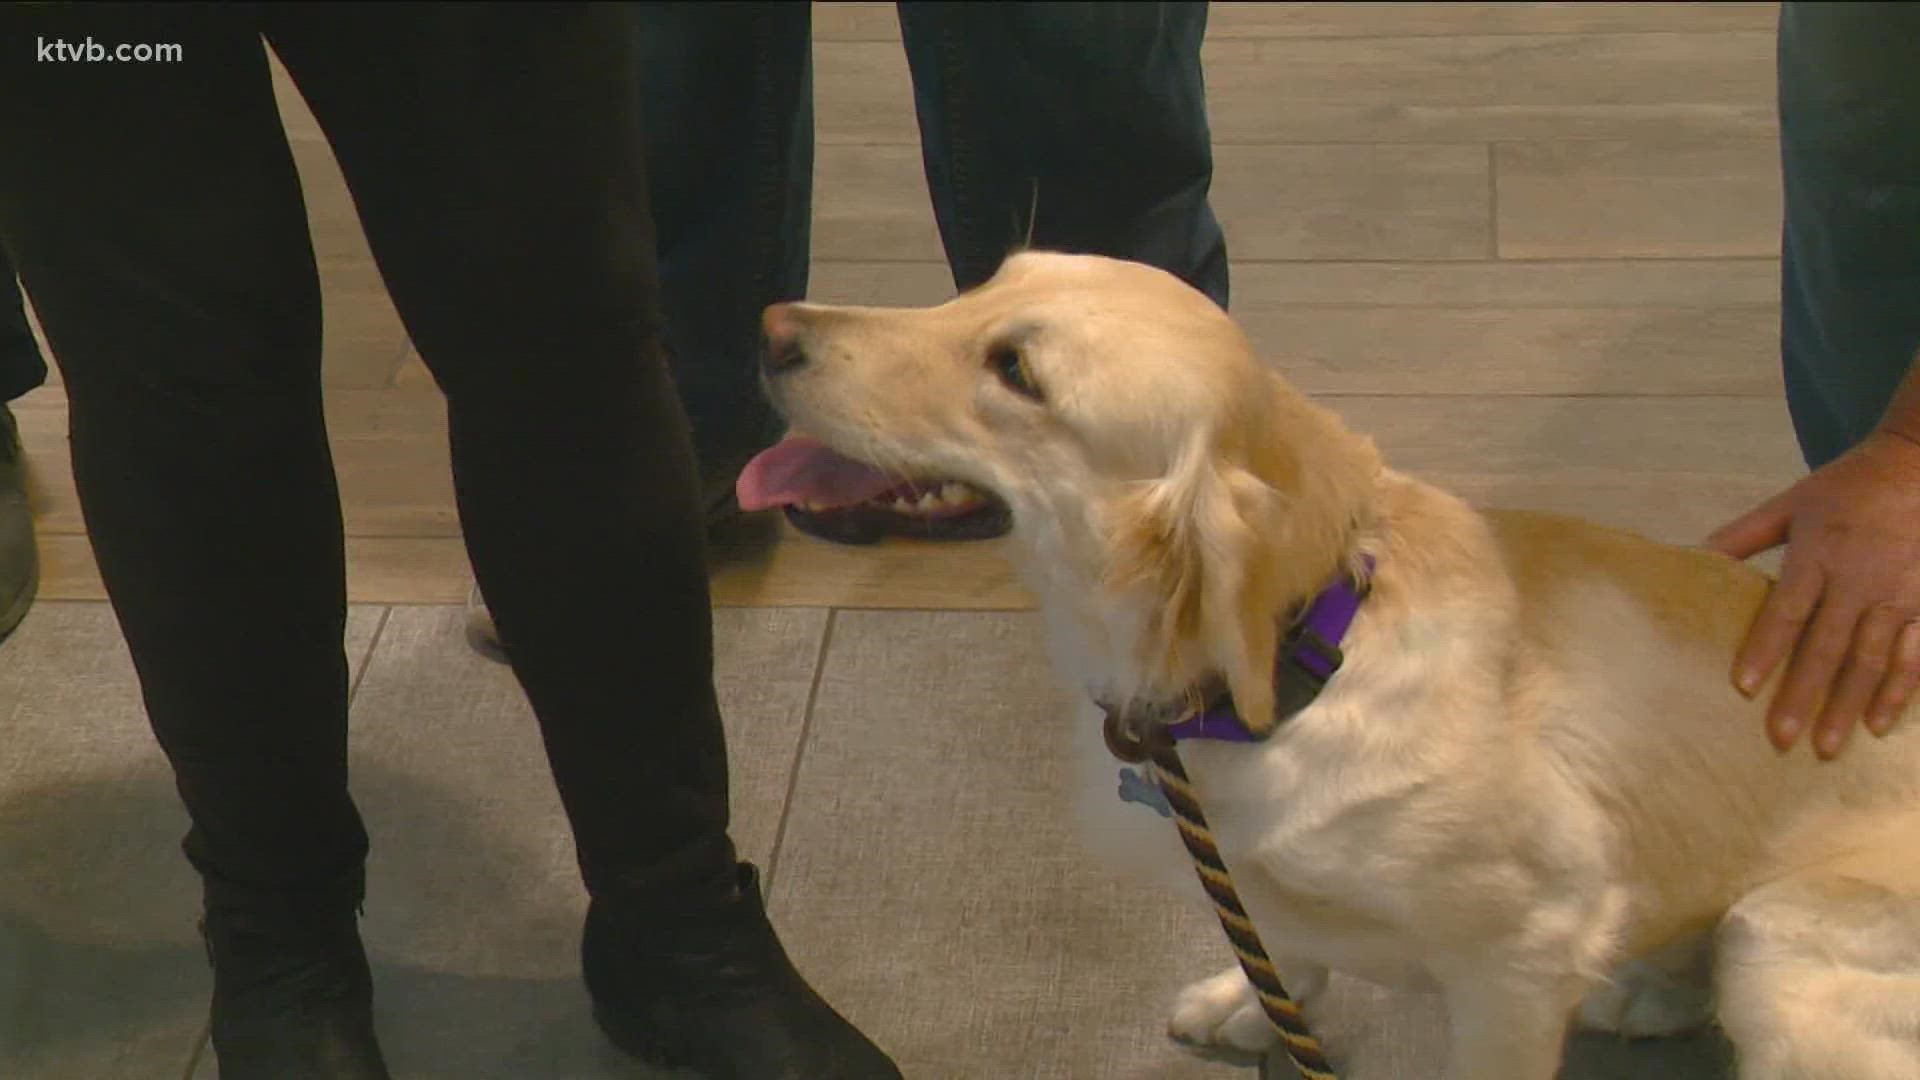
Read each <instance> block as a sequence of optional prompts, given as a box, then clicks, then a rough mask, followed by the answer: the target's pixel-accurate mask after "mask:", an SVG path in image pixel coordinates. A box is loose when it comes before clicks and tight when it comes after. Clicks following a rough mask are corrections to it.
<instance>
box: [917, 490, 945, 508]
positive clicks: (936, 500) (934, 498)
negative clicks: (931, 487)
mask: <svg viewBox="0 0 1920 1080" xmlns="http://www.w3.org/2000/svg"><path fill="white" fill-rule="evenodd" d="M938 505H940V496H938V495H936V494H935V493H933V492H931V491H923V492H921V493H920V502H919V506H920V509H922V510H931V509H933V508H934V507H936V506H938Z"/></svg>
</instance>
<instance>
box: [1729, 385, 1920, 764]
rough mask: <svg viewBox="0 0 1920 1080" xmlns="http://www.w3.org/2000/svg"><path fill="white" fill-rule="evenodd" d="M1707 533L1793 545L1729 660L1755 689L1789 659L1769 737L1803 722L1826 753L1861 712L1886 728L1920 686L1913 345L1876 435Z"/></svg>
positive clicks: (1783, 741)
mask: <svg viewBox="0 0 1920 1080" xmlns="http://www.w3.org/2000/svg"><path fill="white" fill-rule="evenodd" d="M1707 543H1708V544H1709V545H1710V546H1712V547H1714V548H1716V549H1718V550H1719V551H1721V552H1723V553H1725V554H1727V555H1730V556H1732V557H1734V558H1736V559H1746V558H1750V557H1752V556H1753V555H1756V554H1758V553H1760V552H1762V551H1766V550H1767V549H1769V548H1773V547H1777V546H1779V545H1780V544H1783V543H1784V544H1786V545H1787V554H1786V559H1785V561H1784V563H1783V565H1782V568H1781V574H1780V582H1779V584H1778V585H1776V586H1775V587H1774V589H1773V591H1772V593H1771V595H1769V596H1768V598H1767V601H1766V603H1765V604H1764V605H1763V606H1762V607H1761V610H1760V614H1759V616H1758V617H1757V618H1756V619H1755V621H1754V625H1753V629H1752V630H1751V631H1749V632H1748V635H1747V640H1746V643H1745V644H1744V645H1743V646H1742V647H1741V649H1740V654H1739V657H1738V658H1737V659H1736V660H1735V661H1734V668H1733V671H1734V684H1735V685H1736V686H1738V687H1739V688H1740V690H1741V691H1742V692H1743V693H1746V694H1748V695H1752V694H1754V693H1756V692H1757V691H1758V690H1759V689H1760V688H1761V687H1762V686H1764V685H1765V684H1766V682H1767V680H1768V679H1769V678H1771V677H1772V675H1773V673H1774V672H1775V670H1776V669H1778V668H1779V666H1780V664H1781V662H1782V661H1783V660H1785V661H1787V671H1786V675H1785V677H1784V678H1783V679H1782V681H1781V683H1780V687H1779V689H1778V690H1777V691H1776V692H1775V693H1774V696H1773V701H1772V703H1771V704H1770V706H1769V707H1768V710H1767V730H1768V732H1769V734H1770V735H1771V736H1772V738H1773V742H1774V745H1775V746H1777V747H1779V748H1780V749H1781V750H1783V751H1784V750H1787V749H1789V748H1790V747H1792V746H1793V744H1794V742H1795V741H1796V740H1798V739H1799V737H1800V736H1801V735H1802V734H1804V733H1806V732H1808V731H1811V732H1813V745H1814V749H1815V751H1816V752H1817V753H1818V754H1819V755H1820V756H1821V757H1823V758H1831V757H1833V756H1834V755H1836V754H1838V753H1839V752H1840V749H1841V747H1842V746H1844V745H1845V744H1846V740H1847V736H1848V735H1849V734H1850V733H1851V732H1852V730H1853V725H1854V722H1855V721H1856V720H1859V719H1861V718H1862V717H1864V718H1865V721H1866V726H1867V729H1868V730H1869V731H1871V732H1873V733H1874V734H1875V735H1885V734H1886V733H1887V732H1888V731H1889V730H1890V729H1891V728H1892V727H1893V724H1894V722H1895V721H1896V720H1897V719H1899V716H1900V713H1901V711H1902V709H1903V708H1904V707H1905V706H1906V704H1907V702H1908V701H1909V700H1910V699H1911V698H1912V696H1913V693H1914V690H1915V688H1916V687H1920V357H1916V358H1915V362H1914V364H1913V366H1912V367H1910V368H1909V369H1908V370H1907V375H1906V378H1905V379H1904V380H1902V382H1901V384H1900V387H1899V389H1898V390H1897V391H1896V392H1895V394H1894V397H1893V401H1892V402H1891V403H1890V404H1889V406H1888V408H1887V411H1886V414H1885V416H1884V417H1883V418H1882V419H1881V421H1880V423H1879V424H1878V425H1877V426H1876V427H1875V428H1874V430H1873V433H1872V434H1871V435H1869V436H1867V438H1866V439H1864V440H1862V441H1861V443H1860V444H1859V445H1858V446H1855V447H1854V448H1853V449H1852V450H1849V451H1848V452H1847V453H1845V454H1843V455H1842V456H1840V457H1838V458H1836V459H1834V460H1833V461H1832V462H1830V463H1828V464H1827V465H1825V466H1824V467H1822V468H1820V469H1818V470H1816V471H1815V472H1813V473H1812V474H1810V475H1808V476H1807V477H1805V478H1804V479H1802V480H1801V481H1800V482H1799V483H1797V484H1795V485H1793V486H1792V487H1790V488H1788V489H1787V490H1786V491H1783V492H1781V493H1780V494H1778V495H1776V496H1774V497H1773V498H1771V499H1769V500H1767V501H1766V502H1765V503H1763V504H1761V505H1760V506H1759V507H1758V508H1756V509H1754V510H1752V511H1750V512H1749V513H1747V514H1746V515H1745V516H1743V517H1741V518H1740V519H1739V520H1737V521H1734V522H1732V523H1731V524H1728V525H1725V526H1723V527H1721V529H1720V530H1719V531H1717V532H1715V533H1714V534H1713V536H1712V537H1710V538H1709V539H1708V541H1707Z"/></svg>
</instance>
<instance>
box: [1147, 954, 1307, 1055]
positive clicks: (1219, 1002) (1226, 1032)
mask: <svg viewBox="0 0 1920 1080" xmlns="http://www.w3.org/2000/svg"><path fill="white" fill-rule="evenodd" d="M1167 1034H1168V1035H1171V1036H1173V1038H1175V1039H1177V1040H1179V1041H1180V1042H1183V1043H1185V1044H1187V1045H1188V1046H1192V1047H1195V1048H1197V1049H1205V1050H1229V1051H1234V1052H1237V1053H1244V1054H1261V1053H1265V1052H1266V1051H1267V1050H1269V1049H1271V1048H1272V1047H1273V1046H1274V1044H1275V1043H1277V1042H1279V1041H1280V1033H1279V1032H1277V1031H1275V1030H1274V1028H1273V1022H1272V1021H1270V1020H1268V1019H1267V1014H1266V1013H1265V1012H1263V1011H1262V1010H1261V1008H1260V999H1259V997H1258V996H1256V995H1255V994H1254V992H1253V984H1252V983H1249V982H1248V981H1247V976H1246V974H1245V973H1244V972H1242V971H1241V970H1240V969H1239V967H1237V966H1235V967H1230V968H1228V969H1227V970H1225V971H1223V972H1221V973H1220V974H1218V975H1215V976H1213V977H1212V978H1208V979H1201V980H1200V981H1199V982H1197V983H1194V984H1192V985H1191V986H1188V987H1187V988H1186V989H1184V990H1182V991H1180V996H1179V997H1178V998H1175V999H1174V1003H1173V1018H1172V1019H1171V1020H1169V1021H1168V1022H1167Z"/></svg>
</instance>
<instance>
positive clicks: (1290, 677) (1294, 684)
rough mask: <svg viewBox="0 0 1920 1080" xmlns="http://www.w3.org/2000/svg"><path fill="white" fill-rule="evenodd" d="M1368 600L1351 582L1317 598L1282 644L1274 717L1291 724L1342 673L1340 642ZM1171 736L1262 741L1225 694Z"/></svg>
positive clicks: (1368, 560)
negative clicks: (1294, 717) (1249, 729)
mask: <svg viewBox="0 0 1920 1080" xmlns="http://www.w3.org/2000/svg"><path fill="white" fill-rule="evenodd" d="M1363 560H1364V563H1365V565H1366V568H1367V576H1368V577H1371V576H1372V575H1373V556H1371V555H1368V556H1363ZM1366 598H1367V586H1366V584H1365V582H1364V581H1362V582H1355V581H1352V580H1349V579H1347V578H1341V579H1340V580H1339V581H1337V582H1335V583H1333V584H1332V585H1329V586H1327V587H1326V588H1325V589H1322V590H1321V591H1320V595H1319V596H1316V597H1314V598H1313V603H1312V604H1311V605H1309V606H1308V607H1307V612H1306V614H1304V615H1302V616H1301V617H1300V621H1298V622H1296V623H1295V624H1294V626H1293V629H1292V630H1291V631H1289V632H1288V634H1287V637H1286V640H1284V641H1282V642H1281V643H1280V651H1279V655H1278V656H1277V657H1275V660H1274V671H1273V689H1274V702H1273V705H1274V716H1275V718H1276V719H1277V720H1279V721H1285V720H1286V719H1287V718H1289V717H1291V716H1293V715H1294V714H1295V713H1297V712H1299V711H1300V710H1302V709H1304V708H1306V707H1307V706H1308V705H1311V704H1312V703H1313V699H1314V698H1316V697H1319V696H1320V691H1321V689H1322V688H1323V687H1325V686H1326V685H1327V681H1328V680H1330V679H1332V678H1333V674H1334V672H1336V671H1339V670H1340V665H1341V664H1342V663H1344V662H1345V661H1346V655H1345V654H1344V653H1342V652H1341V651H1340V643H1341V642H1342V641H1344V640H1345V639H1346V636H1347V631H1348V630H1349V629H1350V628H1352V626H1353V620H1354V617H1355V616H1356V615H1358V614H1360V605H1361V603H1362V602H1363V601H1365V600H1366ZM1167 735H1168V736H1169V737H1170V738H1172V739H1173V741H1174V742H1185V741H1186V740H1188V739H1215V740H1218V741H1221V742H1258V741H1259V740H1258V739H1256V738H1255V737H1254V734H1253V732H1251V731H1248V730H1247V725H1246V722H1245V721H1243V720H1241V719H1240V714H1239V713H1238V712H1236V711H1234V708H1233V699H1232V698H1230V697H1226V696H1224V695H1222V696H1221V697H1220V698H1218V699H1216V700H1215V701H1214V702H1213V703H1211V704H1209V705H1208V706H1207V707H1206V708H1205V709H1202V710H1201V711H1200V712H1199V713H1198V714H1196V715H1194V716H1192V717H1190V718H1188V719H1185V720H1181V721H1179V722H1178V723H1175V724H1170V725H1168V727H1167Z"/></svg>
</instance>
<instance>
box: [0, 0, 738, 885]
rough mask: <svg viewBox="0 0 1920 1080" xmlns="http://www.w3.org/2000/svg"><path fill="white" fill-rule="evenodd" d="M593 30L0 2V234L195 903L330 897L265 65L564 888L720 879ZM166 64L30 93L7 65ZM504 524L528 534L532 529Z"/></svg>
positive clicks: (606, 22)
mask: <svg viewBox="0 0 1920 1080" xmlns="http://www.w3.org/2000/svg"><path fill="white" fill-rule="evenodd" d="M631 21H632V13H631V10H630V9H629V8H628V7H626V6H625V5H580V4H550V5H541V6H538V7H527V6H519V5H508V6H502V7H492V6H487V5H464V4H450V5H439V4H432V5H429V4H419V5H414V4H405V5H365V6H359V5H341V6H334V5H260V6H255V5H205V6H201V5H193V6H184V7H165V8H159V7H149V6H145V5H124V6H122V5H68V4H52V5H41V4H19V5H8V6H6V7H0V132H4V137H0V244H4V246H5V247H6V248H7V250H8V251H10V252H11V253H12V254H13V256H14V257H15V258H16V259H17V260H18V263H19V270H20V273H21V276H22V279H23V280H24V282H25V284H26V287H27V289H28V291H29V294H30V295H31V296H32V298H33V302H34V305H35V307H36V308H37V309H38V311H39V312H40V315H41V316H42V318H43V319H44V323H45V327H46V330H47V333H48V336H49V340H50V342H51V343H52V344H53V346H54V352H55V354H56V356H57V357H58V360H59V363H60V365H61V369H62V374H63V375H64V376H65V382H66V389H67V394H68V399H69V403H70V409H71V413H70V415H71V427H72V430H71V437H72V447H73V468H74V477H75V481H76V483H77V486H78V490H79V495H80V502H81V508H82V510H83V512H84V513H85V516H86V520H87V524H88V526H89V531H90V534H91V537H92V542H93V547H94V552H95V554H96V556H97V558H98V561H99V566H100V572H101V575H102V578H103V579H104V581H105V584H106V587H107V593H108V596H109V598H110V599H111V601H112V604H113V609H114V612H115V614H116V615H117V616H118V618H119V620H120V625H121V629H122V631H123V632H124V634H125V637H126V640H127V644H128V647H129V650H130V651H131V653H132V656H133V660H134V665H135V668H136V670H137V671H138V674H139V678H140V686H141V692H142V695H143V697H144V700H145V702H146V706H147V713H148V717H149V719H150V721H151V723H152V725H153V729H154V732H155V734H156V736H157V737H158V740H159V742H160V746H161V748H162V750H163V751H164V752H165V753H166V755H167V757H168V759H169V761H170V763H171V764H172V766H173V770H174V776H175V779H176V781H177V785H178V788H179V792H180V795H181V797H182V799H183V800H184V802H185V804H186V807H187V810H188V812H189V816H190V817H191V819H192V829H191V831H190V832H189V834H188V836H187V840H186V850H187V854H188V857H189V858H190V859H191V860H192V862H193V864H194V865H195V867H196V868H198V869H199V870H200V871H201V873H202V875H203V877H204V878H205V880H206V882H207V888H208V894H209V896H208V898H209V903H241V904H245V903H251V902H256V901H261V902H273V900H274V898H286V897H292V896H299V897H304V898H305V901H306V902H309V903H327V904H332V905H341V904H351V903H352V902H353V901H354V900H355V899H357V894H358V892H359V890H360V888H361V885H362V882H361V876H360V875H361V866H362V862H363V859H364V856H365V854H366V850H367V836H366V833H365V831H364V830H363V828H362V825H361V821H360V818H359V815H358V813H357V811H356V810H355V808H354V804H353V800H352V799H351V798H350V797H349V795H348V790H347V664H346V661H345V658H344V656H343V650H342V640H341V639H342V629H343V625H344V621H345V617H346V599H345V585H346V582H345V566H344V562H345V560H344V555H343V540H342V528H341V512H340V503H339V498H338V493H337V489H336V487H335V481H334V472H333V466H332V461H331V458H330V454H329V449H328V444H327V439H326V431H325V426H324V418H323V414H322V409H321V383H320V293H319V282H318V276H317V273H316V268H315V263H314V255H313V251H312V248H311V245H310V243H309V240H308V231H307V218H306V214H305V212H304V208H303V205H302V202H301V196H300V188H299V182H298V179H297V176H296V174H295V171H294V165H293V157H292V155H291V153H290V152H289V149H288V145H287V140H286V137H285V134H284V132H283V131H282V128H281V123H280V116H279V113H278V111H277V109H276V107H275V104H274V97H273V90H272V86H271V83H270V80H269V75H268V67H267V57H266V51H265V48H264V47H263V45H262V36H263V34H264V36H265V37H266V39H267V40H268V41H270V42H271V43H272V45H273V47H274V49H275V51H276V52H277V53H278V54H279V56H280V57H281V59H282V60H283V61H284V62H285V64H286V66H287V69H288V70H289V72H290V73H291V74H292V76H293V78H294V81H295V83H296V84H297V85H298V86H299V88H300V91H301V93H302V94H303V96H305V98H306V99H307V102H308V104H309V105H310V106H311V107H312V110H313V113H314V115H315V116H316V117H317V118H318V119H319V121H320V123H321V125H322V127H323V128H324V129H325V131H326V133H327V138H328V141H329V142H330V143H331V144H332V146H333V149H334V152H335V155H336V157H337V158H338V160H339V162H340V167H341V170H342V172H343V173H344V175H345V177H346V180H347V183H348V185H349V187H350V188H351V189H352V192H353V197H354V201H355V204H356V206H357V207H358V209H359V212H360V218H361V222H362V224H363V225H364V226H365V229H366V234H367V237H368V240H369V241H370V243H371V246H372V249H373V253H374V256H375V259H376V260H377V261H378V263H379V267H380V271H381V274H382V276H383V277H384V278H385V280H386V284H387V287H388V290H389V292H390V293H391V294H392V296H393V299H394V303H395V306H396V307H397V308H398V310H399V312H400V316H401V318H402V320H403V321H404V322H405V325H406V329H407V331H408V333H409V335H410V336H411V338H412V340H413V341H414V343H415V345H416V346H417V347H418V349H419V352H420V356H421V358H422V359H423V360H424V361H425V362H426V364H427V366H428V368H429V369H430V370H431V371H432V373H433V377H434V379H435V381H436V382H437V383H438V384H439V386H440V388H441V390H442V391H443V392H444V394H445V396H446V401H447V421H448V429H449V436H450V443H451V450H452V459H453V473H454V477H453V479H454V489H455V494H456V497H457V500H458V506H459V512H460V520H461V524H462V526H463V528H464V531H465V535H466V541H467V548H468V551H469V553H470V554H471V556H472V559H473V565H474V570H475V573H476V576H477V577H478V578H479V581H480V583H481V586H482V587H483V589H484V591H485V594H486V597H487V600H488V602H489V605H490V607H491V609H492V611H493V613H494V616H495V618H496V619H497V621H498V624H499V627H500V630H501V633H502V636H503V638H504V639H505V641H506V642H507V647H508V652H509V654H510V658H511V660H512V663H513V669H514V673H515V675H516V676H518V678H519V680H520V682H521V685H522V686H523V687H524V688H525V690H526V693H527V697H528V699H529V700H530V701H531V703H532V705H533V710H534V713H535V715H536V716H537V717H538V720H539V724H540V731H541V735H542V737H543V738H544V741H545V745H546V750H547V755H548V759H549V762H550V764H551V766H552V769H553V774H554V779H555V781H556V784H557V786H558V788H559V791H560V795H561V801H562V803H563V805H564V807H565V809H566V812H567V815H568V818H569V820H570V822H571V824H572V826H573V831H574V836H575V839H576V841H577V844H578V853H579V861H580V866H581V870H582V874H583V877H584V878H585V880H586V883H587V887H588V889H589V891H590V892H592V893H594V894H595V895H602V896H604V895H607V894H608V893H610V892H611V893H625V892H631V893H635V894H642V895H651V896H653V897H654V898H656V899H657V898H658V896H659V895H660V894H662V893H666V894H670V895H675V896H685V895H687V894H689V893H693V894H695V895H698V894H699V893H701V892H702V891H704V890H708V889H711V890H713V895H723V894H724V892H725V891H727V890H731V888H732V887H733V882H734V877H735V875H734V862H733V849H732V845H731V843H730V841H729V839H728V836H727V822H728V805H727V772H726V748H725V742H724V736H723V733H722V730H721V725H720V716H719V707H718V704H717V702H716V698H715V694H714V687H713V681H712V664H713V652H712V624H711V621H710V620H711V613H710V608H709V603H708V591H707V567H706V561H705V557H704V551H703V548H704V531H703V525H702V521H701V514H700V500H699V496H698V493H697V490H696V489H697V483H696V480H695V475H694V460H693V453H692V446H691V443H690V441H689V438H688V429H687V423H686V418H685V416H684V414H683V413H682V411H681V409H680V406H679V403H678V401H677V399H676V397H675V395H674V393H673V389H672V384H671V382H670V380H669V377H668V373H667V370H666V366H665V364H664V363H663V361H662V359H661V356H660V349H659V345H658V321H657V307H656V283H655V271H654V238H653V229H652V224H651V222H650V221H649V219H648V215H647V200H646V195H645V191H646V173H645V169H644V167H643V161H642V148H643V140H642V137H641V127H640V117H639V102H640V85H639V78H638V69H637V67H636V64H635V58H634V56H633V53H632V49H631V43H632V36H631V35H632V28H631ZM89 36H91V37H93V38H95V39H98V40H99V41H101V42H105V43H109V44H112V43H116V42H118V43H131V42H139V43H148V42H168V43H179V44H180V46H181V47H182V59H180V60H179V61H178V62H176V63H152V64H138V63H105V64H102V63H96V64H76V63H57V62H56V63H41V62H36V61H35V59H34V53H33V51H32V45H33V43H34V42H35V41H36V39H37V38H40V37H44V38H46V39H56V38H58V39H64V40H66V41H69V42H73V41H80V40H84V39H86V38H88V37H89ZM535 504H537V512H529V507H530V506H533V505H535Z"/></svg>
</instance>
